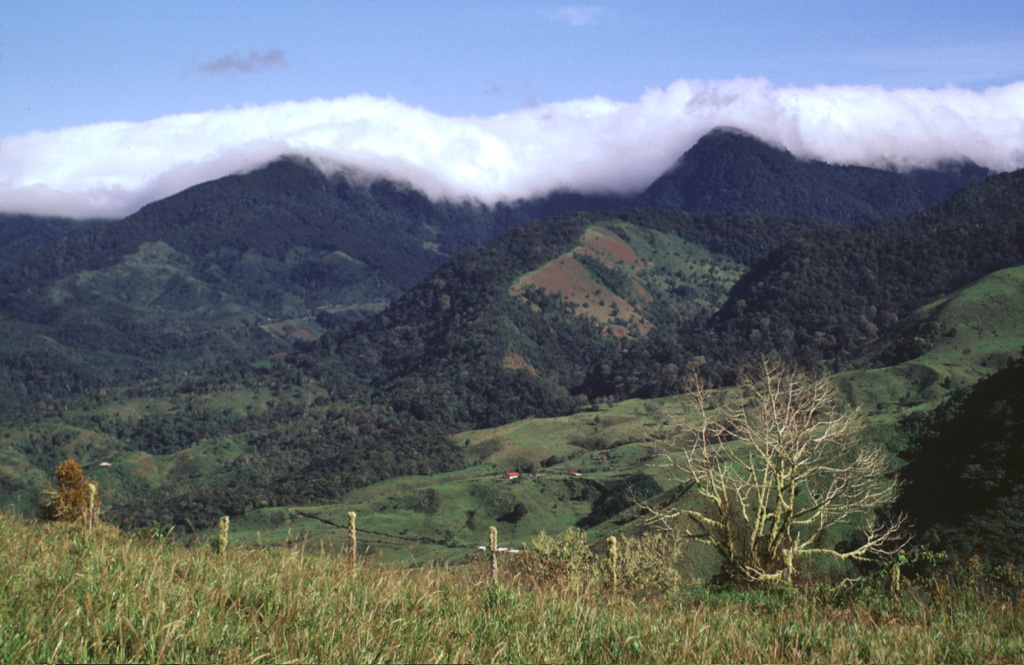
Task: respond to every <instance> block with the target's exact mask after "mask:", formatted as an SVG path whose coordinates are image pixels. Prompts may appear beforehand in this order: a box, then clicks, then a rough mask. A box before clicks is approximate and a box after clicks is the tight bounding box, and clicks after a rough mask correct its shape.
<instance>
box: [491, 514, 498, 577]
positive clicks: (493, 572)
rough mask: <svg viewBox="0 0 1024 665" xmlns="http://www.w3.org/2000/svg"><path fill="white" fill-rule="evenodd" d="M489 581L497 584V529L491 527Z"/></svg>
mask: <svg viewBox="0 0 1024 665" xmlns="http://www.w3.org/2000/svg"><path fill="white" fill-rule="evenodd" d="M491 581H492V582H494V583H497V582H498V529H497V527H493V526H492V527H491Z"/></svg>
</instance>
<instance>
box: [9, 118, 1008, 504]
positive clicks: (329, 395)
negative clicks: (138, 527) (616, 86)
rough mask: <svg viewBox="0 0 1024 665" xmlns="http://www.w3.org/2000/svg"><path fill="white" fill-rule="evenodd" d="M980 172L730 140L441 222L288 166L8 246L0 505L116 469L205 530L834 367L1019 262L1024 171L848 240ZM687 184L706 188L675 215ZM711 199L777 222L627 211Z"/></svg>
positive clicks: (443, 207)
mask: <svg viewBox="0 0 1024 665" xmlns="http://www.w3.org/2000/svg"><path fill="white" fill-rule="evenodd" d="M699 164H704V171H706V172H707V174H710V175H703V176H701V177H700V178H698V177H697V176H698V175H699V174H698V173H697V170H699V169H697V167H696V166H695V165H699ZM730 164H731V165H732V167H729V165H730ZM736 169H738V170H736ZM769 175H770V176H771V177H768V176H769ZM977 175H978V174H977V172H976V171H975V170H972V169H971V168H968V167H963V168H960V169H959V170H958V169H949V170H945V171H936V172H931V173H928V174H925V173H918V174H907V175H900V174H896V173H894V172H888V171H877V172H876V171H872V170H870V169H868V170H857V169H852V170H851V169H846V168H844V167H832V166H828V165H824V164H820V163H813V162H802V161H800V160H796V159H795V158H793V157H792V156H791V155H787V154H786V153H783V152H781V151H778V150H775V149H773V148H770V147H768V146H765V145H764V144H761V143H760V142H758V141H756V140H754V139H751V138H750V137H746V136H740V135H736V134H733V133H727V132H726V133H716V134H714V135H712V136H710V137H708V138H706V139H705V140H702V141H701V143H700V144H699V145H698V146H695V148H694V149H693V150H692V151H691V152H690V153H688V156H687V157H686V158H684V159H683V161H682V163H681V165H680V167H679V168H678V169H676V171H674V172H672V173H669V174H667V175H666V176H665V178H663V179H662V180H661V181H659V183H655V185H652V187H651V189H649V190H648V191H647V192H646V193H645V194H644V195H642V196H641V197H640V198H639V199H637V200H635V201H624V200H622V199H616V198H614V197H585V196H580V195H575V194H571V193H559V194H556V195H552V196H550V197H548V198H546V199H544V200H536V201H521V202H517V203H515V204H508V205H502V206H498V207H495V208H486V207H484V206H481V205H477V204H474V203H472V202H459V203H452V202H443V201H442V202H433V201H430V200H429V199H427V198H426V197H425V196H424V195H422V194H421V193H419V192H417V191H415V190H413V189H411V188H409V187H407V186H404V185H401V184H397V183H393V182H387V181H377V182H372V183H366V182H363V181H362V180H361V179H360V177H359V176H357V175H354V174H351V173H349V174H344V173H339V174H337V175H333V176H331V175H324V174H323V173H322V172H321V171H319V170H318V169H316V168H314V167H313V166H312V165H311V164H308V163H304V162H302V161H297V160H291V159H287V160H281V161H278V162H275V163H273V164H271V165H269V166H267V167H265V168H262V169H259V170H257V171H254V172H252V173H250V174H247V175H240V176H231V177H229V178H224V179H222V180H219V181H215V182H212V183H206V184H204V185H200V186H198V187H195V188H192V189H190V190H187V191H185V192H182V193H181V194H179V195H176V196H174V197H171V198H169V199H166V200H164V201H160V202H157V203H154V204H152V205H150V206H147V207H146V208H144V209H143V210H141V211H139V212H138V213H137V214H135V215H132V216H130V217H128V218H126V219H125V220H121V221H119V222H111V223H106V224H100V225H96V226H89V227H80V226H75V227H72V226H68V225H67V224H66V223H64V222H62V221H60V220H53V221H52V222H51V223H50V225H49V226H46V225H44V226H42V227H40V228H39V229H38V230H34V231H33V232H32V233H31V234H28V235H20V234H18V233H8V234H6V235H4V236H2V238H3V242H4V247H8V248H13V249H12V252H11V253H10V254H9V256H11V257H14V258H12V259H10V260H6V261H3V262H0V264H2V265H0V271H2V273H3V275H2V276H3V283H4V291H3V292H2V293H0V339H2V342H0V367H2V371H0V401H2V404H3V407H2V408H3V409H4V410H5V413H4V415H5V417H6V418H7V419H8V422H9V423H11V424H12V427H13V428H15V429H17V432H18V434H17V435H16V436H13V437H8V438H6V439H4V443H3V444H2V446H3V447H0V456H3V457H2V459H3V460H4V463H3V467H2V468H3V469H7V470H4V471H2V473H0V483H5V484H6V485H5V487H7V490H9V491H10V492H22V493H23V492H26V491H27V489H26V488H27V487H28V481H27V480H23V479H22V476H25V477H30V476H32V475H33V474H36V476H39V475H40V474H42V473H43V471H42V470H43V469H52V468H53V466H54V465H55V463H57V462H59V461H60V460H59V459H58V458H59V457H61V456H62V455H68V454H72V453H73V454H75V455H76V456H80V455H87V456H90V457H92V458H99V457H101V456H106V455H115V456H120V459H122V460H125V461H126V462H125V463H126V464H127V463H128V462H127V460H131V464H138V465H139V466H138V467H137V468H138V473H137V474H134V475H133V474H128V475H125V476H124V477H123V478H122V479H121V480H120V481H118V482H121V483H123V484H122V485H120V486H118V485H114V486H113V487H112V488H111V489H112V493H113V494H114V495H115V497H116V496H131V497H132V501H133V503H132V510H131V511H130V513H129V512H127V511H124V512H122V513H121V515H122V517H121V519H124V520H128V521H133V522H136V523H140V522H139V521H140V520H141V523H144V522H145V521H146V520H149V519H159V520H162V521H175V522H179V523H182V522H183V521H187V520H192V521H202V520H205V519H208V518H209V516H211V515H215V514H218V513H225V512H226V513H229V514H237V513H238V512H245V511H247V510H249V509H251V508H252V507H254V506H256V507H258V506H260V505H266V504H267V503H268V502H269V504H270V505H274V504H284V503H292V504H297V503H315V502H324V501H330V500H336V499H338V498H339V497H340V496H342V495H343V494H344V493H345V492H347V491H350V490H351V489H353V488H355V487H359V486H363V485H366V484H369V483H372V482H375V481H378V480H381V479H384V478H388V477H391V476H394V475H399V474H404V473H433V472H437V471H444V470H451V469H454V468H458V467H459V466H461V465H462V464H464V459H463V457H462V448H461V446H460V445H459V443H457V442H456V441H454V440H453V439H452V434H453V433H455V432H459V431H462V430H464V429H466V428H470V427H480V426H485V425H497V424H501V423H508V422H511V421H514V420H517V419H520V418H525V417H530V416H544V415H555V414H565V413H570V412H572V411H575V410H578V409H580V408H581V407H584V406H593V405H595V404H597V403H600V402H602V401H607V400H614V399H621V398H625V397H650V396H657V395H666V394H671V393H674V392H676V391H678V389H679V386H680V378H681V376H683V375H684V374H685V373H686V372H687V371H688V369H689V368H691V367H700V368H702V369H703V371H704V372H705V373H706V374H708V375H709V376H710V377H711V378H712V379H714V380H715V381H717V382H719V383H728V382H729V381H730V380H731V378H732V377H733V376H734V374H735V371H736V369H737V368H738V367H740V366H741V365H742V363H743V362H744V360H745V358H746V357H748V356H749V355H750V354H756V353H762V352H771V353H777V354H779V355H781V356H783V357H786V358H790V359H794V360H798V361H801V362H804V363H807V364H812V365H817V364H820V363H823V362H824V363H826V364H831V365H833V366H835V367H842V366H843V363H844V362H845V361H846V360H847V359H849V358H851V357H853V356H854V355H855V354H856V353H857V352H858V349H859V348H860V347H861V346H862V345H863V344H864V343H865V342H867V341H870V340H872V339H873V338H875V337H876V336H878V335H879V334H881V333H884V332H885V331H888V330H892V329H893V327H894V326H895V325H896V324H897V323H898V321H899V320H900V319H901V318H902V317H904V316H906V314H907V313H909V312H910V311H912V310H913V309H914V308H916V307H918V306H920V305H921V304H923V303H924V302H926V301H927V300H929V299H933V298H935V297H937V296H938V295H941V294H943V293H948V292H950V291H952V290H954V289H956V288H959V287H960V286H963V285H964V284H966V283H967V282H969V281H971V280H974V279H977V278H978V277H980V276H982V275H984V274H986V273H987V272H990V271H992V270H995V269H998V268H1001V267H1005V266H1009V265H1015V264H1018V263H1022V262H1024V243H1022V240H1021V233H1022V231H1021V222H1022V221H1024V203H1022V199H1024V183H1022V180H1024V175H1022V173H1021V172H1017V173H1012V174H1005V175H1002V176H995V177H990V178H987V179H985V180H983V181H981V182H978V183H975V184H973V185H971V186H969V187H967V188H966V189H964V190H962V191H961V192H959V193H958V194H956V195H955V196H953V197H952V198H950V199H949V200H947V201H945V202H943V203H940V204H937V205H935V206H932V207H931V208H928V209H926V210H924V211H922V212H919V213H916V214H912V215H906V216H902V217H890V218H887V219H883V220H877V221H872V222H864V223H862V224H857V225H851V224H835V223H834V222H835V221H857V220H863V219H865V218H866V217H871V216H873V215H877V214H890V213H892V212H893V211H895V210H902V209H903V208H902V207H901V206H907V207H913V206H914V205H916V204H915V203H913V202H914V201H917V202H922V201H925V200H928V199H929V197H932V196H938V192H940V191H942V190H943V188H954V187H955V186H956V183H958V182H960V180H959V179H960V178H965V179H971V178H973V177H976V176H977ZM737 178H738V180H736V179H737ZM775 179H781V180H778V181H777V180H775ZM787 179H788V180H787ZM782 180H787V181H789V182H792V183H795V184H794V185H793V187H791V188H789V189H786V188H783V189H782V190H778V189H777V188H776V185H777V184H779V183H780V182H782ZM715 181H717V182H718V184H717V185H714V184H713V183H714V182H715ZM744 181H747V182H749V183H751V186H750V187H749V188H747V189H746V190H742V189H737V187H736V183H742V182H744ZM673 183H675V184H676V185H678V184H680V183H683V184H685V185H686V187H691V186H693V187H696V185H694V183H703V184H701V185H700V187H697V189H696V190H692V191H698V192H704V193H703V194H700V196H697V197H696V198H694V197H693V196H691V195H690V194H687V195H686V196H685V197H682V198H679V199H676V202H675V203H673V202H672V201H671V200H670V198H671V196H670V195H671V193H672V191H682V190H673V187H674V186H675V185H673ZM865 183H868V184H865ZM915 183H916V184H915ZM915 187H916V189H915ZM702 188H703V189H702ZM716 188H717V189H716ZM715 191H718V192H719V193H721V200H722V201H725V202H726V203H725V204H723V205H726V207H727V208H728V207H730V206H736V207H738V208H742V207H744V206H748V205H754V206H762V208H763V210H771V209H773V207H772V206H773V205H774V203H773V201H775V200H776V199H778V197H779V196H781V199H779V200H783V201H784V202H788V203H787V206H785V207H784V208H783V209H784V210H785V211H787V214H788V215H791V217H774V216H769V215H767V214H763V213H760V212H759V213H758V214H739V213H735V212H718V213H715V214H693V213H689V212H684V211H680V210H655V209H650V208H646V209H635V210H634V209H632V206H633V205H635V204H638V203H639V202H644V203H646V204H647V205H659V206H662V207H664V206H681V205H688V206H689V205H693V206H698V205H702V204H700V203H699V201H701V200H704V201H710V200H712V199H713V198H715V195H714V192H715ZM730 191H732V192H739V193H744V191H745V193H744V196H743V197H739V198H737V197H735V196H732V195H731V194H728V192H730ZM780 192H781V194H780ZM747 194H749V196H747ZM769 195H770V196H769ZM680 196H682V195H680ZM659 197H660V199H659ZM702 197H703V198H702ZM789 204H793V205H789ZM578 209H582V212H581V211H575V212H567V211H572V210H578ZM598 209H603V210H605V212H594V211H595V210H598ZM755 209H758V210H760V209H759V208H756V207H755ZM822 211H824V212H822ZM557 212H561V213H562V214H558V215H555V216H550V215H551V214H552V213H557ZM818 214H821V215H823V216H827V218H826V219H819V220H811V219H800V217H813V216H815V215H818ZM541 216H543V217H545V218H544V219H540V220H537V221H532V222H530V221H529V220H531V219H533V218H535V217H541ZM17 224H24V221H19V222H16V223H13V222H12V223H11V225H8V226H6V227H2V228H8V229H13V228H18V227H17ZM893 348H900V347H899V344H895V345H894V346H893ZM286 354H287V355H286ZM66 409H70V411H65V410H66ZM43 418H53V423H56V424H53V423H51V424H49V425H47V426H46V427H42V426H40V429H38V430H37V429H36V424H35V423H36V422H37V421H38V420H40V419H43ZM153 460H157V461H158V462H159V463H158V464H156V463H154V462H153ZM144 463H145V464H153V468H152V469H150V468H149V467H147V466H145V465H144ZM132 468H136V467H132ZM10 469H18V470H19V471H18V472H17V473H15V472H11V471H9V470H10ZM168 488H171V489H168ZM118 493H120V494H118ZM108 505H110V506H112V507H114V508H115V511H114V512H115V513H116V510H117V506H118V505H121V508H122V509H123V508H125V505H126V504H118V503H117V499H116V498H112V500H111V502H110V503H109V504H108Z"/></svg>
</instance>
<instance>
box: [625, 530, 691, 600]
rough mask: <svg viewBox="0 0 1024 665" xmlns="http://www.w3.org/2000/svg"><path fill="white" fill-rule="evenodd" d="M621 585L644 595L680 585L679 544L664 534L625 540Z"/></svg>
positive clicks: (644, 535)
mask: <svg viewBox="0 0 1024 665" xmlns="http://www.w3.org/2000/svg"><path fill="white" fill-rule="evenodd" d="M618 550H619V552H618V586H619V588H621V589H629V590H632V591H642V592H662V591H668V590H670V589H674V588H676V587H678V586H679V584H680V582H681V581H682V576H681V575H680V574H679V569H678V568H677V564H678V562H679V557H680V554H681V551H680V548H679V545H678V543H677V542H676V541H675V540H674V539H672V538H670V537H668V536H667V535H666V534H663V533H645V534H642V535H640V536H638V537H629V536H627V537H625V538H622V540H621V544H620V546H619V547H618Z"/></svg>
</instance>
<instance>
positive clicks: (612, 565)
mask: <svg viewBox="0 0 1024 665" xmlns="http://www.w3.org/2000/svg"><path fill="white" fill-rule="evenodd" d="M618 569H619V541H618V540H617V539H616V538H615V536H608V570H609V571H610V572H611V577H612V593H615V590H616V589H617V588H618V586H619V570H618Z"/></svg>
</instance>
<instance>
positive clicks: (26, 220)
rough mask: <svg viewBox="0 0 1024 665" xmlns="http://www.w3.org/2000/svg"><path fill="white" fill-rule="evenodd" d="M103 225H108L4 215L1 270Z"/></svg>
mask: <svg viewBox="0 0 1024 665" xmlns="http://www.w3.org/2000/svg"><path fill="white" fill-rule="evenodd" d="M101 223H104V222H102V221H99V220H92V221H76V220H73V219H64V218H62V217H35V216H32V215H10V214H3V213H0V270H3V268H4V266H7V265H10V264H13V263H16V262H18V261H19V260H21V259H22V258H23V257H25V256H27V255H29V254H32V253H34V252H36V251H37V250H38V249H39V248H40V247H42V246H44V245H49V244H51V243H53V242H55V241H56V240H58V239H59V238H63V237H64V236H66V235H70V234H72V233H78V232H80V231H85V230H86V229H89V228H91V227H92V226H95V225H96V224H101Z"/></svg>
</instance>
